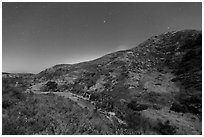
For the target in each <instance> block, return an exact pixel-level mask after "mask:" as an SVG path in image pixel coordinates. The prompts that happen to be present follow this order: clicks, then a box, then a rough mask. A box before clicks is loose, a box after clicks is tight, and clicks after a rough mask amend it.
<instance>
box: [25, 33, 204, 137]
mask: <svg viewBox="0 0 204 137" xmlns="http://www.w3.org/2000/svg"><path fill="white" fill-rule="evenodd" d="M50 81H52V82H53V83H54V82H55V83H56V85H55V86H53V85H52V83H49V84H48V82H50ZM46 83H47V84H46ZM31 84H32V85H33V86H31V87H30V88H29V90H30V91H31V93H32V92H33V91H35V92H38V91H39V92H43V91H44V92H45V91H51V90H52V91H54V92H71V93H72V94H73V95H75V96H81V97H84V99H86V100H87V101H88V102H90V104H92V105H94V107H95V109H94V110H93V111H94V112H95V113H98V114H100V115H102V114H101V112H107V113H111V114H112V113H113V114H114V118H110V117H108V116H107V115H106V114H104V116H105V117H107V119H106V120H108V121H109V122H110V123H109V124H113V125H114V128H115V129H114V130H112V131H109V130H108V129H103V130H105V131H106V130H107V131H109V132H107V134H201V133H202V128H201V125H202V122H201V121H202V32H201V31H197V30H183V31H173V32H167V33H164V34H161V35H158V36H153V37H151V38H149V39H148V40H146V41H145V42H143V43H141V44H140V45H138V46H136V47H134V48H132V49H129V50H123V51H118V52H114V53H111V54H108V55H105V56H103V57H101V58H98V59H96V60H92V61H88V62H83V63H78V64H73V65H69V64H60V65H56V66H53V67H51V68H48V69H46V70H44V71H42V72H40V73H39V74H36V75H35V76H34V78H33V82H32V83H31ZM36 87H37V88H36ZM34 89H35V90H34ZM43 96H44V95H43ZM82 99H83V98H82ZM82 113H84V112H82ZM100 117H102V116H100ZM103 119H104V118H103ZM98 120H99V121H100V118H98ZM102 121H104V120H102ZM117 121H118V122H117ZM121 121H122V122H121ZM106 123H107V121H106ZM104 124H105V123H104ZM105 125H106V124H105ZM109 126H110V125H109ZM116 129H117V130H116ZM105 131H103V132H97V133H98V134H105ZM40 133H41V132H39V134H40ZM70 134H71V133H70ZM78 134H80V133H78Z"/></svg>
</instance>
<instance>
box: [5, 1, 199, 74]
mask: <svg viewBox="0 0 204 137" xmlns="http://www.w3.org/2000/svg"><path fill="white" fill-rule="evenodd" d="M182 29H198V30H201V29H202V3H201V2H200V3H178V2H177V3H158V2H157V3H156V2H155V3H137V2H133V3H130V2H128V3H126V2H114V3H109V2H107V3H105V2H104V3H98V2H97V3H91V2H85V3H82V2H77V3H73V2H66V3H62V2H59V3H57V2H52V3H50V2H45V3H42V2H38V3H30V2H27V3H22V2H6V3H5V2H4V3H2V71H4V72H15V73H16V72H21V73H22V72H31V73H39V72H40V71H42V70H44V69H45V68H49V67H51V66H54V65H56V64H73V63H78V62H82V61H88V60H92V59H96V58H98V57H101V56H103V55H105V54H107V53H111V52H115V51H118V50H124V49H129V48H132V47H135V46H137V45H138V44H139V43H141V42H143V41H145V40H146V39H148V38H149V37H151V36H153V35H158V34H161V33H165V32H167V31H172V30H182Z"/></svg>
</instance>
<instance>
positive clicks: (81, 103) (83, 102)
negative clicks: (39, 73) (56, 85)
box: [26, 83, 95, 111]
mask: <svg viewBox="0 0 204 137" xmlns="http://www.w3.org/2000/svg"><path fill="white" fill-rule="evenodd" d="M44 84H45V83H39V84H36V85H33V86H31V87H30V88H29V89H27V91H26V92H30V91H31V92H33V93H35V94H49V93H52V94H55V95H58V96H62V97H64V98H69V99H71V100H72V101H74V102H76V103H77V104H78V105H79V106H80V107H82V108H87V109H89V110H90V111H92V110H93V109H94V108H95V106H94V105H93V104H91V103H90V102H89V101H88V100H85V99H83V97H81V96H79V95H76V94H73V93H71V92H69V91H66V92H42V91H41V90H40V88H41V87H42V86H43V85H44Z"/></svg>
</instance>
